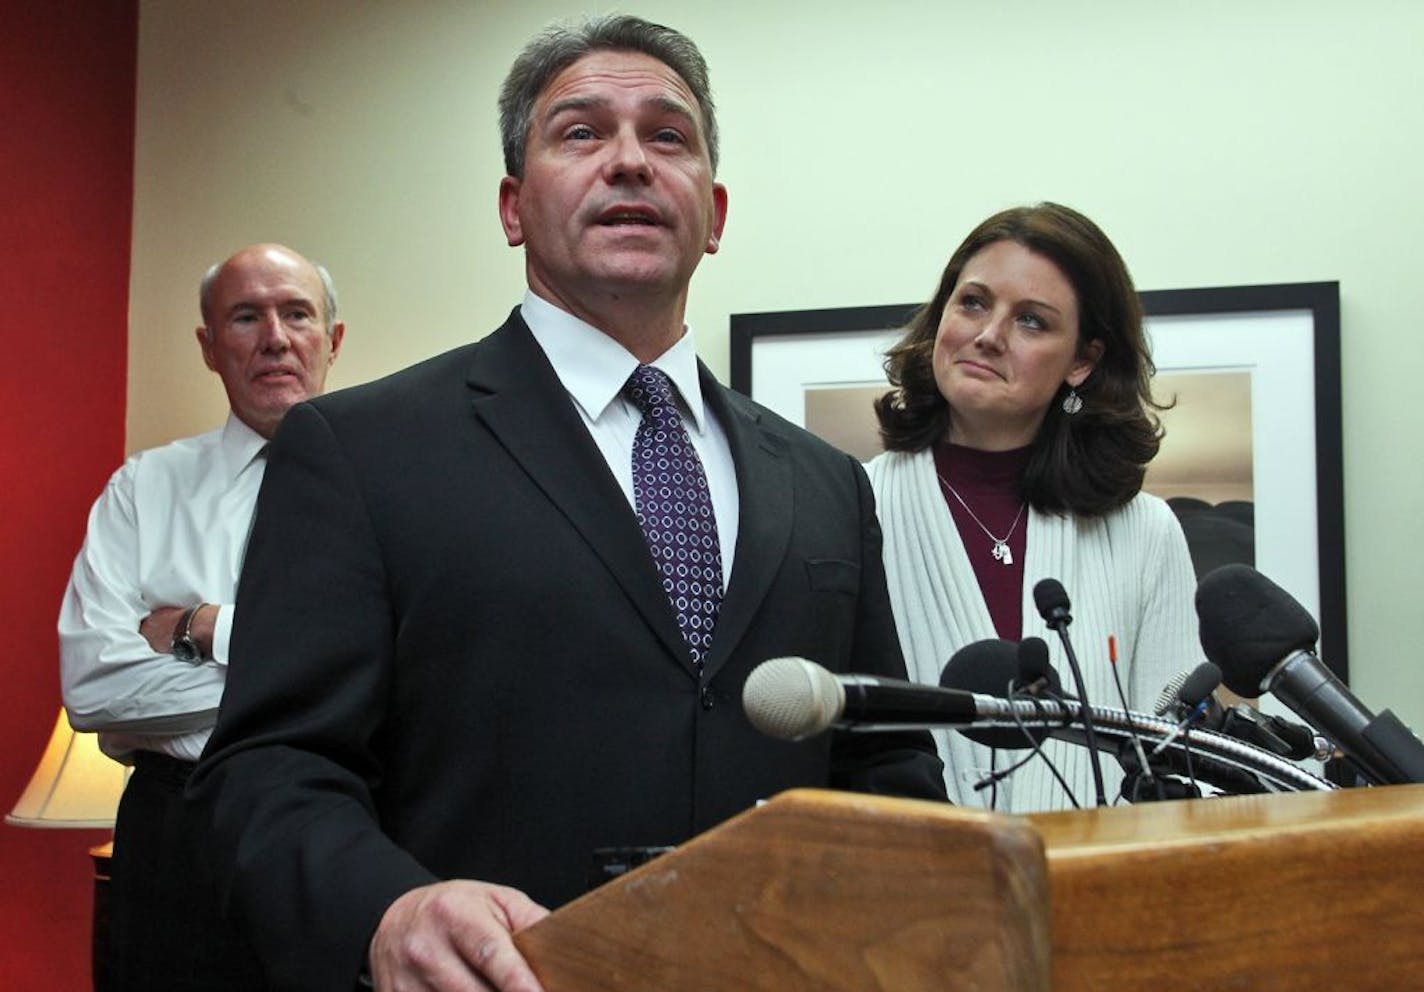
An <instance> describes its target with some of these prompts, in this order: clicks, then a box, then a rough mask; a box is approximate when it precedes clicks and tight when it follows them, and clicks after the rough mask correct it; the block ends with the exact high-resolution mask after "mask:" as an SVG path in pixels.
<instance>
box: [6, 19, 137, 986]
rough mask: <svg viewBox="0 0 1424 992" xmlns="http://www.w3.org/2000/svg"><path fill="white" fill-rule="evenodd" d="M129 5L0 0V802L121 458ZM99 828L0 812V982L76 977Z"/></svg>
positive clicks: (40, 720) (41, 982) (27, 763)
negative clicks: (35, 823) (66, 596)
mask: <svg viewBox="0 0 1424 992" xmlns="http://www.w3.org/2000/svg"><path fill="white" fill-rule="evenodd" d="M137 45H138V8H137V3H136V0H45V2H34V0H0V129H3V133H4V136H3V140H0V346H3V350H2V351H0V534H3V540H0V622H3V629H4V631H5V636H4V649H3V656H0V658H3V660H0V665H3V669H0V671H3V673H4V674H3V682H0V685H3V689H0V699H3V714H4V719H3V720H0V812H8V811H9V810H10V808H11V807H12V806H13V805H14V803H15V800H16V799H18V798H19V795H20V792H21V790H22V789H23V788H24V786H25V783H26V782H27V781H28V780H29V775H30V772H31V771H32V770H33V768H34V764H35V761H36V760H37V759H38V758H39V755H40V751H41V749H42V748H43V746H44V743H45V741H46V739H47V735H48V734H49V731H50V727H51V725H52V724H53V721H54V717H55V714H56V713H57V712H58V707H59V679H58V674H57V661H56V645H55V633H54V623H55V616H56V612H57V610H58V608H59V600H60V597H61V595H62V594H63V592H64V584H65V581H66V580H67V578H68V575H69V567H70V564H71V563H72V561H73V559H74V553H75V552H76V551H77V550H78V547H79V541H80V539H81V537H82V536H83V531H84V521H85V518H86V515H87V513H88V509H89V504H90V503H91V502H93V500H94V497H95V496H97V495H98V493H99V490H100V489H101V488H102V487H103V484H104V480H105V479H106V478H107V477H108V475H109V473H111V472H112V471H113V470H114V469H115V468H116V467H117V466H118V464H119V462H120V461H121V460H122V457H123V447H124V390H125V372H126V364H127V347H128V344H127V342H128V284H129V244H130V234H131V222H132V214H133V151H134V139H133V131H134V88H135V63H136V59H137ZM107 838H108V834H107V832H103V831H82V830H29V829H23V828H19V827H14V826H10V825H8V824H0V986H3V987H4V988H6V989H19V990H31V989H36V990H38V989H60V990H70V989H73V990H80V989H87V988H89V968H90V959H89V918H90V916H89V914H90V910H91V905H92V902H91V893H92V873H91V869H90V864H89V859H88V857H87V854H86V852H87V851H88V849H89V847H91V846H92V845H94V844H97V843H100V842H102V841H104V840H106V839H107Z"/></svg>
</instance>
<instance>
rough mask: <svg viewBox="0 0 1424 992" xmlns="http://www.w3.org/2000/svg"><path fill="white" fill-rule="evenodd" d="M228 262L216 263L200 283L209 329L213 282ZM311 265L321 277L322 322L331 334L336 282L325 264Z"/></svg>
mask: <svg viewBox="0 0 1424 992" xmlns="http://www.w3.org/2000/svg"><path fill="white" fill-rule="evenodd" d="M226 264H227V263H226V262H217V263H215V264H214V265H213V266H212V267H211V268H209V269H208V271H207V272H204V273H203V281H202V282H200V283H198V310H199V311H200V312H201V313H202V315H203V326H204V327H206V328H208V330H212V327H213V312H212V310H213V283H214V282H216V281H217V278H218V272H220V271H221V270H222V267H223V266H224V265H226ZM311 267H312V268H314V269H316V274H317V277H318V278H320V279H321V296H322V299H321V322H322V324H323V325H325V327H326V333H327V334H328V335H329V334H331V329H332V328H333V327H334V326H336V283H334V282H332V281H331V273H330V272H328V271H326V266H325V265H320V264H318V263H316V262H312V263H311Z"/></svg>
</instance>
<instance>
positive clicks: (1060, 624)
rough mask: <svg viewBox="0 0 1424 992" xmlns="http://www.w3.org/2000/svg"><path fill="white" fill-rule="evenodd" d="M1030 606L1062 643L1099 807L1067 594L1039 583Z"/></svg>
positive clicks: (1103, 801) (1102, 798)
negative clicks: (1080, 714)
mask: <svg viewBox="0 0 1424 992" xmlns="http://www.w3.org/2000/svg"><path fill="white" fill-rule="evenodd" d="M1033 602H1034V605H1035V606H1037V607H1038V615H1039V616H1041V617H1043V621H1044V623H1046V624H1048V627H1049V629H1050V630H1052V631H1054V632H1055V633H1057V634H1058V639H1059V640H1060V641H1062V642H1063V654H1064V655H1065V656H1066V657H1067V659H1068V668H1069V669H1070V670H1071V671H1072V672H1073V684H1074V685H1075V686H1077V688H1078V701H1079V703H1080V704H1081V705H1082V707H1083V733H1084V735H1085V736H1086V737H1087V742H1088V762H1089V764H1091V765H1092V768H1093V789H1094V791H1095V793H1096V796H1095V798H1096V799H1097V801H1098V805H1099V806H1106V805H1107V804H1108V797H1107V793H1106V790H1105V789H1104V788H1103V763H1102V760H1101V759H1100V758H1099V757H1098V739H1097V734H1096V733H1095V731H1094V729H1093V718H1092V716H1091V715H1090V713H1089V709H1088V705H1089V704H1088V687H1087V685H1085V684H1084V682H1083V669H1082V668H1080V667H1079V665H1078V656H1077V655H1076V654H1074V653H1073V643H1072V642H1071V641H1070V640H1069V639H1068V625H1069V624H1070V623H1072V622H1073V617H1072V615H1071V613H1070V612H1069V603H1068V592H1067V590H1066V589H1064V588H1063V583H1061V582H1059V581H1058V580H1057V579H1041V580H1039V582H1038V584H1037V585H1035V586H1034V587H1033Z"/></svg>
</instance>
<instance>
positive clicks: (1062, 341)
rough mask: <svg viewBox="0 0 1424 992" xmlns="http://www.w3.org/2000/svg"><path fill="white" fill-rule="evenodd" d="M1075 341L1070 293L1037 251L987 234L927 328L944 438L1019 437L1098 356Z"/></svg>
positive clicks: (991, 444)
mask: <svg viewBox="0 0 1424 992" xmlns="http://www.w3.org/2000/svg"><path fill="white" fill-rule="evenodd" d="M1102 350H1103V348H1102V342H1101V341H1097V340H1093V341H1090V342H1088V343H1087V345H1086V346H1085V347H1083V348H1081V349H1080V348H1079V346H1078V295H1077V293H1076V292H1074V290H1073V284H1072V283H1070V282H1069V281H1068V277H1067V276H1065V275H1064V274H1063V273H1062V271H1061V270H1060V269H1059V268H1058V266H1057V265H1055V264H1054V263H1053V262H1051V261H1050V260H1049V259H1048V258H1047V257H1046V256H1043V255H1040V254H1038V253H1036V252H1033V251H1030V250H1029V249H1028V248H1025V247H1024V246H1023V245H1021V244H1019V243H1018V242H1016V241H996V242H994V243H993V244H991V245H989V246H988V247H987V248H984V249H981V250H980V251H979V252H977V253H976V254H974V255H973V256H971V257H970V259H969V262H968V263H967V264H966V265H965V266H964V270H963V271H962V272H961V273H960V274H959V281H958V282H957V283H955V286H954V291H953V292H952V293H951V294H950V297H949V301H948V302H947V303H946V304H945V307H944V314H943V315H942V316H941V317H940V322H939V330H938V331H937V332H936V335H935V347H934V373H935V382H936V383H937V384H938V385H939V391H940V394H941V395H942V396H944V398H945V399H946V400H947V401H948V402H949V406H950V426H949V440H950V441H952V442H953V443H955V444H962V445H965V446H967V447H971V448H979V449H981V450H985V451H1007V450H1009V449H1011V448H1021V447H1024V446H1025V445H1027V444H1029V443H1030V442H1031V441H1032V440H1033V438H1034V435H1035V434H1036V433H1037V432H1038V428H1039V425H1040V424H1042V423H1043V418H1044V416H1045V414H1046V413H1047V412H1048V405H1049V404H1050V403H1051V402H1053V398H1054V396H1055V395H1057V393H1058V389H1059V387H1060V386H1062V385H1063V384H1064V383H1065V382H1066V383H1068V384H1069V385H1070V386H1075V387H1076V386H1078V385H1079V384H1081V383H1082V381H1083V380H1084V379H1086V378H1087V377H1088V373H1090V372H1091V371H1092V370H1093V366H1094V365H1095V364H1097V360H1098V358H1099V357H1100V356H1101V355H1102Z"/></svg>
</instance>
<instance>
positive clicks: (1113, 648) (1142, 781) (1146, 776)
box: [1108, 634, 1166, 805]
mask: <svg viewBox="0 0 1424 992" xmlns="http://www.w3.org/2000/svg"><path fill="white" fill-rule="evenodd" d="M1108 662H1109V667H1111V668H1112V677H1113V685H1115V686H1117V698H1118V700H1119V701H1120V702H1121V703H1122V711H1123V712H1124V713H1126V714H1127V733H1128V736H1129V737H1130V738H1131V739H1132V749H1133V751H1135V752H1136V753H1137V761H1138V767H1139V768H1140V769H1141V770H1140V771H1139V773H1138V780H1137V781H1135V782H1133V784H1132V795H1133V799H1134V800H1135V799H1136V798H1137V790H1138V788H1139V787H1140V786H1148V787H1150V788H1151V789H1153V790H1154V791H1155V792H1156V793H1157V798H1158V799H1165V798H1166V794H1165V793H1164V792H1163V791H1162V786H1161V784H1160V783H1159V782H1158V781H1157V779H1156V778H1155V777H1154V776H1153V774H1152V766H1151V765H1150V764H1149V763H1148V761H1147V754H1146V752H1145V751H1143V750H1142V738H1141V737H1140V736H1138V733H1137V726H1136V724H1135V723H1134V722H1133V720H1132V707H1130V706H1128V705H1127V693H1125V692H1123V691H1122V676H1121V675H1119V674H1118V670H1117V637H1116V636H1115V635H1113V634H1109V635H1108ZM1119 798H1121V793H1119ZM1114 805H1116V802H1114Z"/></svg>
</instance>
